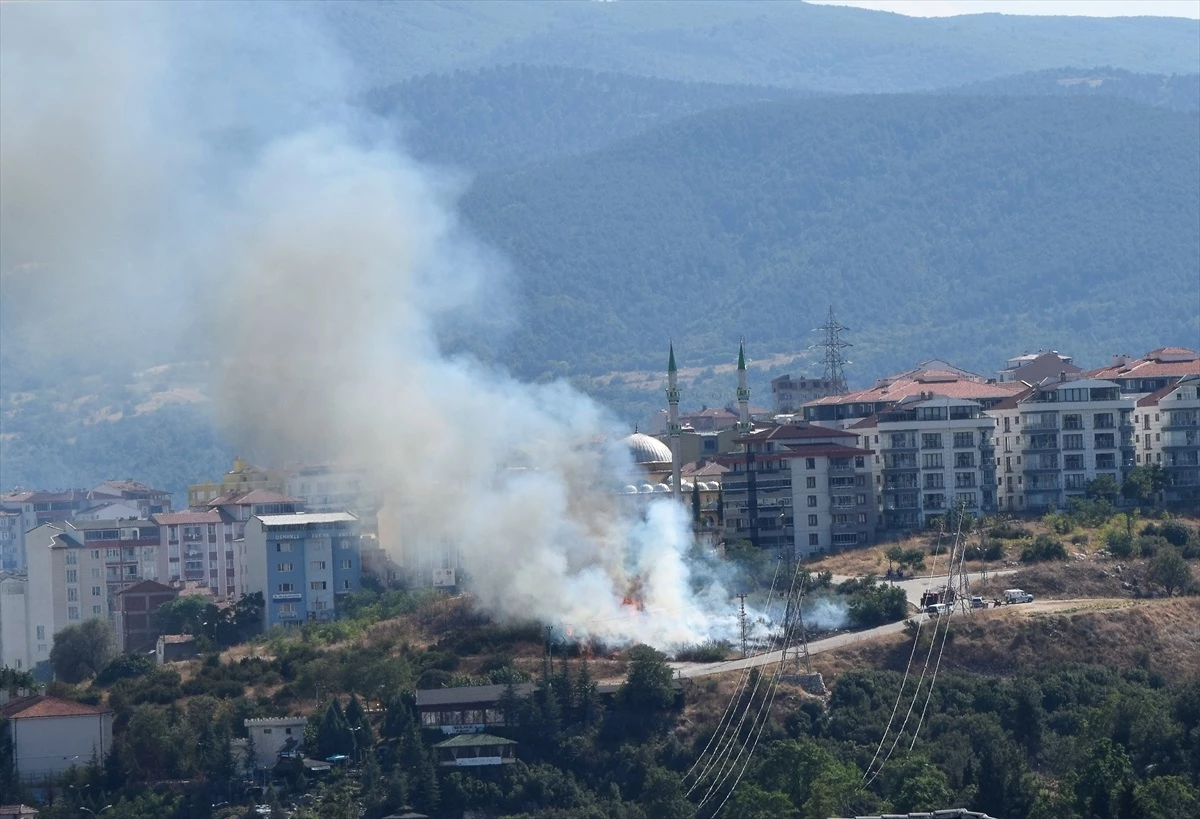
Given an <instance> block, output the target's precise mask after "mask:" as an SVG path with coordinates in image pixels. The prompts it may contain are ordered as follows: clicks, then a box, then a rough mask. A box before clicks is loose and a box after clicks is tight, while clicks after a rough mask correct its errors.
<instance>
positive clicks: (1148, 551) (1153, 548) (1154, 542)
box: [1137, 535, 1171, 557]
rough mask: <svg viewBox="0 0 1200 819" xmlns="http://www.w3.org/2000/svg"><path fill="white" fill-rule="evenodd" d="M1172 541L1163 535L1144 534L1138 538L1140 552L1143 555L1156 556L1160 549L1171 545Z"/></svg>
mask: <svg viewBox="0 0 1200 819" xmlns="http://www.w3.org/2000/svg"><path fill="white" fill-rule="evenodd" d="M1170 545H1171V544H1170V543H1169V542H1168V541H1167V539H1166V538H1164V537H1162V536H1161V535H1142V536H1141V537H1139V538H1138V539H1137V548H1138V553H1139V554H1141V556H1142V557H1154V556H1155V555H1156V554H1158V550H1159V549H1162V548H1164V547H1170Z"/></svg>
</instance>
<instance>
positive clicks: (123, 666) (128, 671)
mask: <svg viewBox="0 0 1200 819" xmlns="http://www.w3.org/2000/svg"><path fill="white" fill-rule="evenodd" d="M154 668H155V665H154V660H152V659H150V657H149V655H146V654H140V653H138V654H121V655H118V656H117V657H114V658H113V660H112V662H110V663H109V664H108V665H106V666H104V669H103V670H102V671H101V672H100V673H99V674H97V675H96V679H95V680H93V683H94V684H95V685H112V684H113V683H115V682H116V681H117V680H124V679H130V678H133V677H142V676H145V675H146V674H149V673H151V672H152V671H154Z"/></svg>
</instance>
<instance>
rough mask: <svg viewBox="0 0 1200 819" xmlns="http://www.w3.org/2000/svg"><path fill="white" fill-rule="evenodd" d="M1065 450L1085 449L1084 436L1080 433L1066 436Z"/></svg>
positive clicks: (1064, 439) (1064, 440)
mask: <svg viewBox="0 0 1200 819" xmlns="http://www.w3.org/2000/svg"><path fill="white" fill-rule="evenodd" d="M1063 449H1083V435H1081V434H1080V433H1075V434H1073V435H1064V436H1063Z"/></svg>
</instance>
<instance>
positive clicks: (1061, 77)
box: [946, 67, 1200, 111]
mask: <svg viewBox="0 0 1200 819" xmlns="http://www.w3.org/2000/svg"><path fill="white" fill-rule="evenodd" d="M946 93H950V94H960V95H963V96H973V97H974V96H1013V97H1041V96H1095V97H1120V98H1121V99H1127V100H1133V101H1134V102H1142V103H1145V104H1147V105H1157V106H1161V107H1163V108H1173V109H1175V110H1176V111H1195V110H1197V109H1200V74H1176V75H1170V76H1167V75H1162V74H1135V73H1134V72H1132V71H1124V70H1122V69H1119V68H1111V67H1107V68H1049V69H1046V70H1044V71H1031V72H1028V73H1025V74H1018V75H1016V76H1013V77H998V78H996V79H994V80H983V81H982V82H975V83H971V84H969V85H964V86H961V87H959V88H953V89H949V90H947V92H946Z"/></svg>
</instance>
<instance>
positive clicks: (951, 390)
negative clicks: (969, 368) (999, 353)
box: [804, 370, 1025, 407]
mask: <svg viewBox="0 0 1200 819" xmlns="http://www.w3.org/2000/svg"><path fill="white" fill-rule="evenodd" d="M1023 389H1025V385H1024V384H1022V383H1021V382H1019V381H1018V382H1013V381H1004V382H995V381H992V382H989V381H986V380H984V379H982V378H978V377H976V378H966V377H963V376H959V375H957V374H956V373H953V372H950V371H948V370H917V371H915V372H910V373H903V374H901V375H896V376H891V377H889V378H885V379H882V380H881V381H880V382H879V383H878V384H876V385H875V386H874V387H871V388H870V389H866V390H859V391H858V392H852V393H849V394H848V395H828V396H826V397H824V398H818V399H816V400H815V401H809V402H807V403H806V404H805V405H804V406H806V407H814V406H829V405H832V406H836V405H838V404H864V403H867V404H876V403H885V402H889V401H901V400H903V399H905V398H908V397H910V396H914V395H916V396H919V395H920V394H921V393H924V392H932V393H933V394H934V395H938V396H944V397H946V398H975V399H977V398H1001V399H1003V398H1007V397H1008V396H1010V395H1013V394H1015V393H1017V392H1020V391H1021V390H1023Z"/></svg>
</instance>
